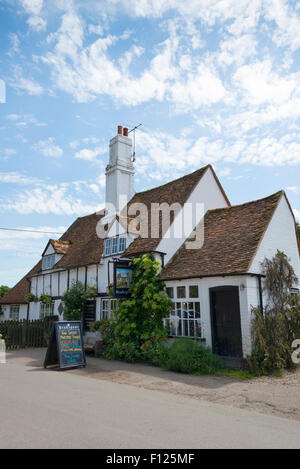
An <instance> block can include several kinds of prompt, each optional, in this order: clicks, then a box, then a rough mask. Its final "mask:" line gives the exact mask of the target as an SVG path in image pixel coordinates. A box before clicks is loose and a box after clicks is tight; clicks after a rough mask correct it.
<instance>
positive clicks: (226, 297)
mask: <svg viewBox="0 0 300 469" xmlns="http://www.w3.org/2000/svg"><path fill="white" fill-rule="evenodd" d="M105 174H106V206H105V209H103V210H101V211H100V212H97V213H92V214H90V215H87V216H84V217H80V218H77V220H75V221H74V223H73V224H72V225H71V226H70V227H69V228H68V230H67V231H66V232H65V233H64V234H63V235H62V236H61V237H60V238H59V239H49V241H48V243H47V245H46V246H45V249H44V251H43V252H42V253H41V259H40V260H39V262H38V263H37V264H36V265H35V266H34V267H33V268H32V269H31V270H30V271H29V272H28V273H27V274H26V275H25V277H24V278H22V279H21V280H20V281H19V282H18V283H17V284H16V285H15V286H14V287H13V288H12V289H11V290H10V291H9V292H8V293H7V294H6V295H5V296H4V297H3V298H2V299H1V300H0V304H1V306H2V310H3V311H4V315H2V317H1V319H0V320H7V319H20V320H21V319H26V318H27V319H29V320H33V319H38V318H42V317H45V316H49V315H57V316H59V319H60V320H62V319H63V308H62V295H63V294H64V292H65V291H66V290H67V289H68V288H69V287H70V286H71V284H72V282H74V281H75V282H76V281H80V282H82V283H83V285H84V286H85V287H87V286H93V287H95V288H96V290H97V297H96V299H95V300H93V301H91V302H89V303H88V304H87V310H86V312H85V315H84V329H85V334H91V333H89V324H90V322H91V321H93V320H100V319H102V318H109V317H110V314H111V311H112V310H113V309H115V308H116V304H117V298H116V297H112V296H110V292H111V288H109V286H110V284H111V283H113V282H114V281H115V284H116V286H117V287H118V288H119V292H120V291H121V292H122V291H123V292H126V290H127V287H128V284H129V282H130V271H129V270H130V269H129V267H128V261H130V259H132V258H133V257H135V256H141V255H143V254H148V253H151V254H152V255H153V256H154V257H155V259H157V260H158V261H159V262H160V263H161V272H160V278H161V279H162V280H163V281H164V283H165V285H166V292H167V294H168V295H169V296H170V298H171V300H172V302H173V307H172V310H171V313H170V316H169V317H168V318H166V320H167V321H169V324H170V330H171V335H172V336H174V337H192V338H197V339H201V340H202V341H203V342H205V343H206V344H207V345H208V346H210V347H212V349H213V351H214V352H215V353H218V354H219V355H221V356H223V357H226V358H227V360H228V362H230V360H232V361H233V362H234V361H237V362H238V361H241V360H242V359H243V357H245V356H247V355H248V354H250V352H251V334H250V326H251V308H252V307H256V306H262V305H263V304H264V302H266V301H267V298H266V296H265V292H264V290H263V276H262V271H261V262H262V261H263V260H264V259H265V258H266V257H267V258H269V259H270V258H272V257H273V256H274V255H275V254H276V252H277V250H280V251H283V252H285V253H286V255H287V256H288V258H289V259H290V262H291V264H292V266H293V268H294V270H295V272H296V275H297V276H298V278H299V279H300V260H299V243H298V239H297V234H296V228H295V219H294V215H293V212H292V210H291V207H290V204H289V201H288V199H287V196H286V194H285V192H284V191H282V190H279V191H278V192H276V193H274V194H271V195H268V196H267V197H264V198H262V199H259V200H254V201H251V202H248V203H243V204H241V205H231V204H230V201H229V198H228V196H227V194H226V193H225V191H224V189H223V187H222V185H221V183H220V181H219V179H218V177H217V175H216V174H215V172H214V169H213V167H212V166H211V165H206V166H204V167H201V168H200V169H197V170H196V171H194V172H193V173H191V174H187V175H185V176H183V177H181V178H179V179H175V180H172V181H170V182H168V183H167V184H164V185H161V186H159V187H155V188H153V189H150V190H146V191H143V192H135V190H134V174H135V169H134V158H133V149H132V140H131V138H130V137H129V136H128V129H127V128H123V127H122V126H118V131H117V135H116V136H115V137H114V138H112V139H111V141H110V144H109V163H108V165H107V167H106V173H105ZM162 204H163V205H162ZM174 204H175V205H174ZM166 207H167V208H168V207H169V208H170V210H169V212H168V213H167V215H169V219H168V220H169V222H168V223H164V222H163V217H162V216H161V213H162V212H161V211H160V208H161V209H165V208H166ZM174 207H175V208H174ZM188 207H192V211H193V213H194V212H197V213H196V215H195V216H194V215H193V216H190V217H189V227H190V230H189V231H188V230H187V229H186V226H183V227H181V228H184V229H182V230H181V232H180V233H179V235H178V231H180V230H178V226H179V225H180V223H179V222H178V221H179V220H183V219H185V218H186V213H188V210H187V208H188ZM194 207H198V208H199V207H200V209H201V210H200V209H199V210H193V208H194ZM153 210H154V211H155V210H156V213H154V214H153ZM185 210H186V212H185ZM154 215H158V216H154ZM183 215H184V216H183ZM181 224H184V223H181ZM197 234H199V236H197ZM197 238H198V239H197ZM193 243H194V244H193ZM118 288H117V291H118ZM28 293H32V294H33V295H35V297H40V295H41V294H47V295H50V296H51V298H52V302H51V303H49V304H43V303H40V302H33V301H32V302H31V303H29V304H27V303H25V301H24V297H25V296H26V295H28ZM116 296H118V295H117V294H116ZM121 296H122V295H121Z"/></svg>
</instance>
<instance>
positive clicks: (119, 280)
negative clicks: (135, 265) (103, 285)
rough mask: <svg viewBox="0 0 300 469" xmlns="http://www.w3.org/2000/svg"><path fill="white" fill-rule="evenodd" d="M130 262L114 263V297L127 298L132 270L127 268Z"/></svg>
mask: <svg viewBox="0 0 300 469" xmlns="http://www.w3.org/2000/svg"><path fill="white" fill-rule="evenodd" d="M129 262H130V261H125V260H124V261H122V260H118V261H116V262H114V297H115V298H129V297H130V296H131V293H130V281H131V275H132V268H131V267H130V266H129Z"/></svg>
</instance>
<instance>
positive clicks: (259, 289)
mask: <svg viewBox="0 0 300 469" xmlns="http://www.w3.org/2000/svg"><path fill="white" fill-rule="evenodd" d="M257 280H258V292H259V306H260V311H261V314H263V313H264V305H263V294H262V284H261V275H258V276H257Z"/></svg>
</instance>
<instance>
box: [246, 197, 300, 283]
mask: <svg viewBox="0 0 300 469" xmlns="http://www.w3.org/2000/svg"><path fill="white" fill-rule="evenodd" d="M277 249H279V251H283V252H285V254H286V255H287V256H288V258H289V259H290V262H291V265H292V266H293V268H294V270H295V273H296V275H297V277H298V278H299V280H300V259H299V250H298V245H297V238H296V233H295V222H294V218H293V216H292V214H291V211H290V208H289V206H288V203H287V201H286V199H285V197H284V196H283V197H282V198H281V199H280V201H279V203H278V206H277V208H276V210H275V212H274V214H273V217H272V219H271V221H270V223H269V226H268V228H267V230H266V232H265V235H264V237H263V239H262V241H261V243H260V245H259V248H258V250H257V252H256V255H255V257H254V259H253V261H252V263H251V266H250V268H249V271H250V272H255V273H261V262H263V261H264V259H265V258H268V259H271V258H272V257H274V255H275V254H276V252H277Z"/></svg>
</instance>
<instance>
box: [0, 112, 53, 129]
mask: <svg viewBox="0 0 300 469" xmlns="http://www.w3.org/2000/svg"><path fill="white" fill-rule="evenodd" d="M5 117H6V118H7V119H8V120H10V121H12V122H15V125H17V126H19V127H27V126H28V125H31V124H33V125H36V126H38V127H45V126H47V124H46V123H45V122H40V121H39V120H38V119H37V118H36V117H35V116H34V115H33V114H7V115H6V116H5Z"/></svg>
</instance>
